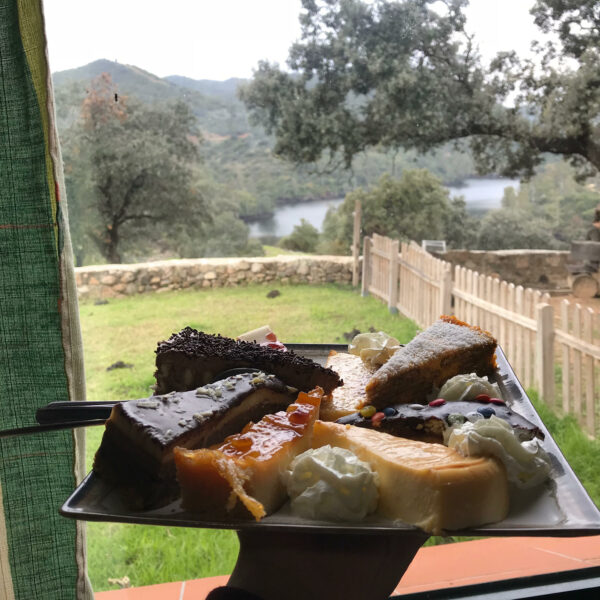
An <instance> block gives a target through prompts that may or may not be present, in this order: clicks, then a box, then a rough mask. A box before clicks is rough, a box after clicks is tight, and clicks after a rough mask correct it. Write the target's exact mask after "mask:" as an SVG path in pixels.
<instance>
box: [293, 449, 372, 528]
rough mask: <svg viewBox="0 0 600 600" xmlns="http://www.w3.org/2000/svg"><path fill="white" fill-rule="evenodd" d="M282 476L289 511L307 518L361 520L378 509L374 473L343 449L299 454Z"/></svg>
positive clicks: (364, 463)
mask: <svg viewBox="0 0 600 600" xmlns="http://www.w3.org/2000/svg"><path fill="white" fill-rule="evenodd" d="M283 479H284V483H285V484H286V486H287V491H288V495H289V496H290V498H291V507H292V511H293V512H294V513H295V514H297V515H299V516H301V517H304V518H307V519H322V520H328V521H360V520H362V519H364V518H365V516H366V515H368V514H369V513H371V512H373V511H374V510H375V509H376V508H377V502H378V499H379V492H378V490H377V484H378V477H377V473H376V472H374V471H373V470H372V469H371V467H370V465H369V464H368V463H366V462H364V461H362V460H360V459H359V458H358V457H357V456H356V455H355V454H354V453H353V452H350V451H349V450H345V449H344V448H335V447H332V446H329V445H327V446H322V447H321V448H316V449H314V450H307V451H306V452H303V453H302V454H299V455H298V456H297V457H296V458H295V459H294V460H293V461H292V463H291V464H290V466H289V468H288V470H287V471H286V472H285V473H284V474H283Z"/></svg>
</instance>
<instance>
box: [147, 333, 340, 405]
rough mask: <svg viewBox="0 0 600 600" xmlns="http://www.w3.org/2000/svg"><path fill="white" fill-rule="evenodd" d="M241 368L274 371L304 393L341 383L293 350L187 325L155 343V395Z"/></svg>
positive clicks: (188, 387) (332, 374) (190, 385)
mask: <svg viewBox="0 0 600 600" xmlns="http://www.w3.org/2000/svg"><path fill="white" fill-rule="evenodd" d="M240 367H249V368H256V369H260V370H262V371H265V372H266V373H273V374H275V375H276V376H277V377H279V378H280V379H281V380H282V381H284V382H285V383H286V384H288V385H291V386H293V387H295V388H298V389H299V390H302V391H304V392H307V391H310V390H312V389H314V388H315V387H317V386H318V387H320V388H322V389H323V390H324V391H325V393H326V394H328V393H330V392H331V391H332V390H333V389H334V388H335V387H337V386H339V385H341V384H342V381H341V379H340V377H339V376H338V375H337V373H335V372H334V371H332V370H331V369H326V368H325V367H323V366H321V365H319V364H317V363H316V362H314V361H312V360H310V359H308V358H304V357H303V356H299V355H298V354H295V353H294V352H291V351H282V350H277V349H273V348H268V347H266V346H261V345H259V344H254V343H252V342H245V341H237V340H234V339H231V338H227V337H222V336H220V335H210V334H207V333H203V332H202V331H196V330H195V329H192V328H191V327H186V328H185V329H183V330H182V331H180V332H179V333H174V334H173V335H172V336H171V337H170V338H169V339H168V340H166V341H163V342H159V344H158V347H157V349H156V372H155V373H154V376H155V378H156V387H155V390H156V393H157V394H165V393H166V392H170V391H172V390H176V391H184V390H191V389H194V388H196V387H198V386H200V385H204V384H206V383H208V382H210V381H212V380H213V379H214V377H215V375H216V374H217V373H220V372H222V371H225V370H228V369H234V368H240Z"/></svg>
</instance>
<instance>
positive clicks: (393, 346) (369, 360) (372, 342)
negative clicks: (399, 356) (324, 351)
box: [348, 331, 401, 368]
mask: <svg viewBox="0 0 600 600" xmlns="http://www.w3.org/2000/svg"><path fill="white" fill-rule="evenodd" d="M400 347H401V346H400V342H399V341H398V340H397V339H396V338H394V337H392V336H391V335H388V334H387V333H384V332H383V331H378V332H373V333H359V334H358V335H356V336H354V338H353V339H352V341H351V342H350V343H349V344H348V352H349V353H350V354H356V355H357V356H360V358H361V360H362V361H363V363H365V365H367V366H368V367H376V368H378V367H380V366H381V365H383V364H385V363H386V362H387V361H388V359H389V358H390V356H392V354H394V352H396V350H398V349H399V348H400Z"/></svg>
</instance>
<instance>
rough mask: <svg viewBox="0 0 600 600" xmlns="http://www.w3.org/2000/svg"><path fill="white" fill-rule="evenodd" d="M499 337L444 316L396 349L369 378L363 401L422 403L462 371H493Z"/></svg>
mask: <svg viewBox="0 0 600 600" xmlns="http://www.w3.org/2000/svg"><path fill="white" fill-rule="evenodd" d="M495 351H496V340H495V339H494V338H493V337H492V335H491V334H489V333H488V332H487V331H483V330H482V329H480V328H479V327H474V326H472V325H468V324H467V323H464V322H463V321H459V320H458V319H456V318H455V317H447V316H442V317H441V318H440V319H439V320H438V321H436V322H435V323H434V324H433V325H432V326H431V327H429V328H428V329H426V330H425V331H423V332H421V333H419V334H418V335H417V336H415V337H414V338H413V339H412V340H411V341H410V342H409V343H408V344H406V346H404V347H403V348H400V349H399V350H397V351H396V352H395V353H394V354H393V355H392V357H391V358H390V359H389V360H388V361H387V362H386V363H385V364H384V365H383V366H382V367H380V368H379V369H378V370H377V371H376V372H375V374H374V375H373V377H372V378H371V379H370V381H369V383H368V384H367V387H366V389H365V392H366V401H365V403H364V404H372V405H373V406H375V407H376V408H385V407H386V406H389V405H391V404H400V403H402V404H409V403H423V402H424V401H425V398H426V396H427V394H429V393H430V392H431V390H432V388H433V386H436V387H439V386H441V385H442V384H443V383H444V382H445V381H447V380H448V379H450V377H454V376H455V375H459V374H460V373H477V375H479V376H480V377H483V376H484V375H490V374H492V373H493V372H494V369H495V367H496V362H495V358H494V352H495Z"/></svg>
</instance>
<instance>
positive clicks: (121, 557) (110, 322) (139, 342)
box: [80, 285, 416, 591]
mask: <svg viewBox="0 0 600 600" xmlns="http://www.w3.org/2000/svg"><path fill="white" fill-rule="evenodd" d="M275 287H277V289H278V290H279V291H280V292H281V294H280V295H279V296H277V297H276V298H267V297H266V296H267V293H268V292H269V291H270V290H272V289H274V288H275ZM80 314H81V325H82V331H83V341H84V348H85V365H86V379H87V390H88V400H115V399H128V398H141V397H144V396H148V395H149V394H150V386H151V385H152V383H153V382H154V378H153V371H154V350H155V348H156V343H157V342H158V341H160V340H163V339H166V338H168V337H169V336H170V335H171V333H173V332H176V331H179V330H181V329H182V328H183V327H185V326H186V325H190V326H191V327H195V328H196V329H201V330H203V331H206V332H207V333H222V334H223V335H227V336H233V337H235V336H236V335H238V334H240V333H242V332H244V331H248V330H250V329H254V328H256V327H259V326H261V325H264V324H269V325H270V326H271V327H272V328H273V330H274V331H275V332H276V333H277V335H278V337H279V338H280V339H281V340H283V341H284V342H288V343H293V342H297V343H300V342H304V343H344V342H345V341H346V340H345V338H344V333H346V332H350V331H352V330H353V329H358V330H360V331H367V330H368V329H369V328H370V327H374V328H375V329H376V330H382V331H386V332H387V333H390V334H392V335H394V336H396V337H397V338H398V339H399V340H400V341H401V342H406V341H408V340H410V339H411V338H412V337H413V336H414V334H415V332H416V327H415V325H414V323H413V322H412V321H408V320H406V319H403V318H400V317H398V316H394V315H391V314H390V313H389V312H388V310H387V307H386V306H385V305H384V304H382V303H381V302H379V301H377V300H375V299H374V298H362V297H361V296H360V294H358V293H357V292H356V291H355V290H353V289H352V288H350V287H341V286H335V285H328V286H314V287H311V286H268V287H267V286H252V287H243V288H223V289H215V290H209V291H191V290H190V291H179V292H165V293H160V294H149V295H142V296H135V297H131V298H125V299H119V300H110V301H109V303H108V304H103V305H95V304H94V303H93V302H85V303H82V305H81V307H80ZM117 361H122V362H124V363H126V364H130V365H132V367H131V368H121V369H113V370H110V371H107V370H106V369H107V367H109V366H111V365H113V364H114V363H116V362H117ZM102 430H103V429H102V428H101V427H93V428H89V429H88V430H87V464H88V466H91V462H92V459H93V455H94V452H95V451H96V449H97V447H98V445H99V443H100V439H101V436H102ZM237 551H238V544H237V537H236V535H235V533H233V532H231V531H219V530H203V529H183V528H166V527H150V526H148V527H146V526H141V525H123V524H118V523H108V524H106V523H89V524H88V561H89V574H90V578H91V580H92V584H93V586H94V589H95V590H96V591H102V590H107V589H116V588H117V587H118V586H117V585H116V584H110V583H109V579H118V578H122V577H124V576H127V577H129V579H130V580H131V584H132V585H133V586H141V585H150V584H152V583H159V582H166V581H180V580H184V579H194V578H197V577H207V576H211V575H223V574H227V573H230V572H231V570H232V569H233V565H234V563H235V559H236V557H237Z"/></svg>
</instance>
